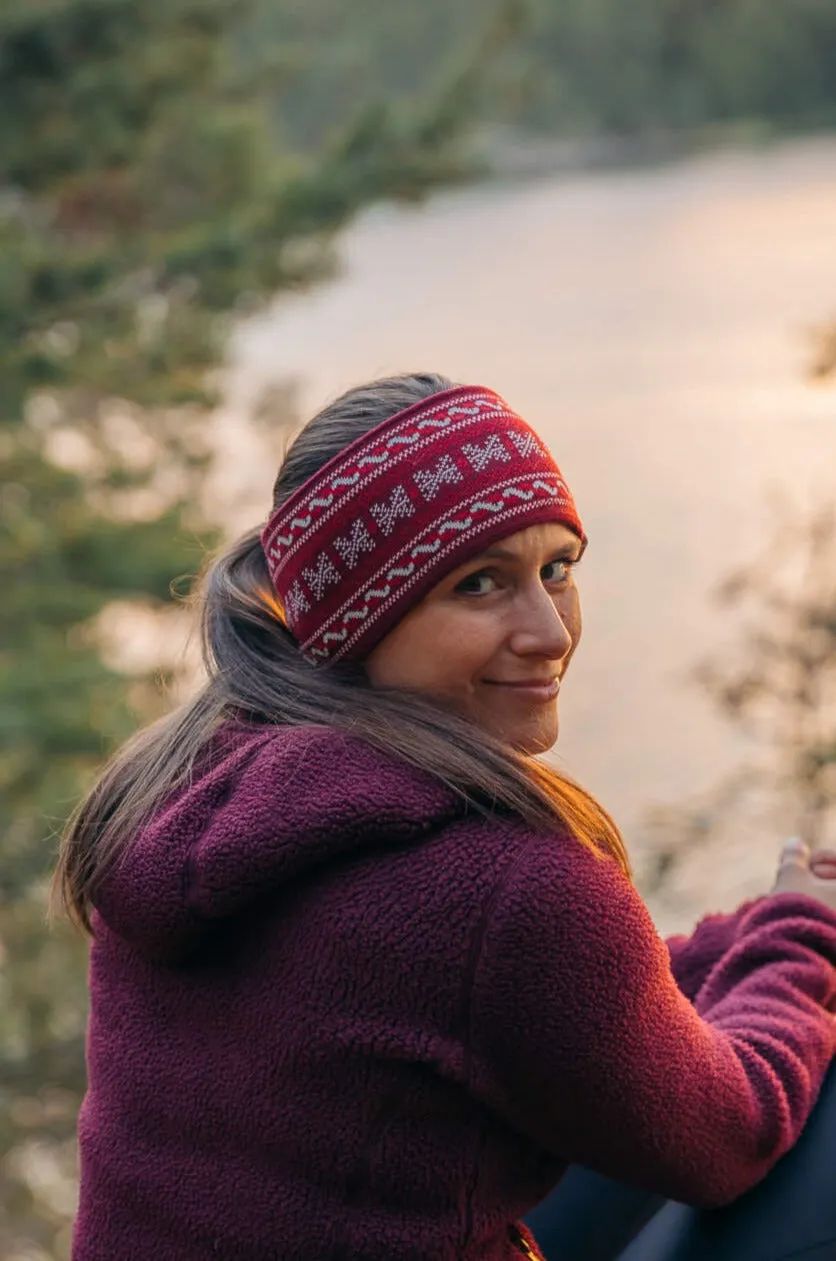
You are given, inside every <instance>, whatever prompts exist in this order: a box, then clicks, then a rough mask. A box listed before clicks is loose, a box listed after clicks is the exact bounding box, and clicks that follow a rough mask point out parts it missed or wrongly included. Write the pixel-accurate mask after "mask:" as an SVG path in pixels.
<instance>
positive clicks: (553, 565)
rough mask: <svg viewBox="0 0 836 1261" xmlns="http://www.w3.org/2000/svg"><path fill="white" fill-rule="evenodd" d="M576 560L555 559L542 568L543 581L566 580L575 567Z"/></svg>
mask: <svg viewBox="0 0 836 1261" xmlns="http://www.w3.org/2000/svg"><path fill="white" fill-rule="evenodd" d="M575 563H576V562H575V561H571V560H553V561H550V562H549V564H548V565H544V566H543V568H542V569H541V570H540V576H541V578H542V579H543V582H566V581H568V579H569V577H570V576H571V573H572V570H573V569H574V568H575Z"/></svg>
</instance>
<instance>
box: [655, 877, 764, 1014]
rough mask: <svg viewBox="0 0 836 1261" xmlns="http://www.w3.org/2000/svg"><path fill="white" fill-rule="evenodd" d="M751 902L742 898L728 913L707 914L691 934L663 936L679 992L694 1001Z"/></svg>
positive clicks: (733, 936) (732, 939)
mask: <svg viewBox="0 0 836 1261" xmlns="http://www.w3.org/2000/svg"><path fill="white" fill-rule="evenodd" d="M753 906H754V902H751V901H750V902H744V903H743V905H742V906H739V907H738V908H737V910H736V911H732V912H731V914H728V915H706V916H704V918H703V919H701V920H700V922H699V923H698V924H697V926H696V928H695V929H694V931H693V932H692V933H691V935H690V936H685V935H680V934H677V935H676V936H673V937H667V938H666V939H665V945H666V946H667V948H668V956H669V958H670V964H671V971H672V972H673V976H674V980H675V981H676V983H677V985H678V986H679V988H680V990H681V991H682V993H683V994H684V995H685V997H686V998H687V999H690V1001H691V1002H694V1001H695V1000H696V998H697V995H698V994H699V992H700V990H701V989H702V987H703V985H704V984H705V982H706V981H707V980H708V976H709V973H710V972H711V969H712V968H713V967H714V965H715V963H717V962H718V961H719V960H720V959H722V957H723V955H725V954H727V953H728V951H729V950H730V949H731V947H732V946H733V945H734V942H735V939H736V937H737V933H738V930H739V928H740V924H741V922H742V920H743V919H744V917H745V916H746V915H747V914H748V912H749V911H750V910H751V908H752V907H753Z"/></svg>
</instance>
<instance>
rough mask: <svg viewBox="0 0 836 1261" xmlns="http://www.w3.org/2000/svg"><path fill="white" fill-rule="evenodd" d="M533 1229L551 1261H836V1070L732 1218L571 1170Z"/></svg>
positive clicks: (726, 1211) (727, 1212)
mask: <svg viewBox="0 0 836 1261" xmlns="http://www.w3.org/2000/svg"><path fill="white" fill-rule="evenodd" d="M528 1222H529V1225H530V1226H531V1228H532V1230H533V1231H534V1234H535V1236H536V1237H537V1240H538V1243H539V1244H540V1247H541V1249H542V1251H543V1254H544V1256H546V1257H547V1258H548V1261H790V1259H791V1261H836V1068H831V1070H830V1072H829V1074H828V1076H827V1079H826V1080H825V1083H824V1086H823V1088H822V1093H821V1096H820V1098H819V1102H818V1104H817V1105H816V1108H815V1110H814V1112H813V1114H812V1116H811V1117H810V1120H809V1121H808V1123H807V1126H806V1128H805V1130H804V1133H803V1134H802V1135H801V1138H800V1139H799V1141H798V1143H797V1144H796V1146H795V1147H794V1148H793V1150H792V1151H791V1152H789V1153H788V1154H787V1155H786V1156H785V1157H784V1158H783V1159H782V1160H781V1161H779V1163H778V1164H777V1165H776V1167H775V1168H774V1169H773V1170H772V1172H771V1173H770V1174H769V1175H768V1176H767V1177H766V1178H764V1180H763V1182H761V1183H759V1185H758V1186H756V1187H755V1188H754V1190H752V1191H749V1192H748V1193H747V1194H746V1195H744V1196H741V1198H740V1199H739V1200H736V1201H735V1203H734V1204H730V1205H729V1206H728V1207H727V1208H721V1209H713V1210H711V1211H702V1210H699V1209H693V1208H687V1207H686V1206H685V1205H683V1204H675V1203H673V1202H672V1201H659V1199H658V1198H657V1197H654V1196H651V1195H649V1194H648V1193H647V1192H646V1191H637V1190H635V1189H633V1188H629V1187H625V1186H623V1185H622V1184H620V1183H615V1182H610V1181H609V1180H608V1179H606V1178H602V1177H600V1176H599V1175H597V1174H593V1173H589V1172H588V1171H587V1170H583V1169H572V1170H570V1171H569V1173H568V1174H567V1175H566V1178H565V1179H564V1180H563V1181H562V1182H561V1183H560V1185H559V1186H558V1187H557V1188H556V1189H555V1191H554V1192H553V1193H552V1195H551V1196H549V1198H548V1199H547V1200H545V1201H544V1202H543V1203H542V1204H540V1205H538V1207H537V1208H536V1209H535V1210H534V1212H533V1213H532V1214H531V1215H530V1216H529V1218H528Z"/></svg>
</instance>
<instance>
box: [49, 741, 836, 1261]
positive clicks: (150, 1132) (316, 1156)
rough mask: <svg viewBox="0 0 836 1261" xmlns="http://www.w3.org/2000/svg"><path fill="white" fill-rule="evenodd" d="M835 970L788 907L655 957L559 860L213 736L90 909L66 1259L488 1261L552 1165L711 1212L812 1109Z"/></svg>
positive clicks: (495, 829)
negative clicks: (82, 1075) (208, 750)
mask: <svg viewBox="0 0 836 1261" xmlns="http://www.w3.org/2000/svg"><path fill="white" fill-rule="evenodd" d="M834 963H836V915H834V914H832V913H831V912H830V911H828V910H827V909H826V908H825V907H823V906H821V905H819V904H818V903H817V902H815V901H813V900H811V899H807V898H804V897H800V896H796V895H789V894H782V895H780V896H777V897H770V898H763V899H760V900H758V901H756V902H754V903H751V904H749V905H748V906H746V907H743V908H741V910H740V911H739V912H738V913H737V915H736V916H732V917H715V918H713V919H710V920H708V921H706V922H704V924H703V925H702V926H701V927H700V928H699V929H698V931H697V932H696V934H695V935H694V937H693V938H691V939H681V938H680V939H677V940H676V941H675V942H674V943H672V949H671V953H670V955H669V952H668V949H667V948H666V946H665V944H664V943H663V942H662V941H661V940H660V938H659V937H658V936H657V934H656V932H655V930H654V927H653V924H652V923H651V920H650V917H649V915H648V913H647V911H646V909H645V907H644V905H643V903H642V901H641V899H640V898H639V897H638V895H637V894H636V892H635V890H634V889H633V887H632V886H631V885H630V883H629V882H628V881H627V879H625V877H624V876H623V875H622V873H621V872H620V870H619V869H618V867H617V865H616V864H615V863H614V862H613V861H612V860H610V859H607V858H600V857H596V856H595V855H594V854H592V853H591V852H590V851H589V850H588V849H586V848H584V847H583V846H582V845H580V844H579V843H578V842H576V841H575V840H574V839H573V838H572V837H571V836H570V835H560V834H542V833H538V832H536V831H532V830H531V829H530V828H528V827H526V826H524V825H523V824H522V823H520V822H518V821H515V820H513V819H511V818H509V817H499V816H496V817H492V818H484V817H480V816H478V815H476V814H474V813H473V812H472V811H468V810H467V809H465V808H464V807H463V805H462V803H461V801H460V800H459V799H457V797H456V796H455V795H454V794H453V793H451V792H450V791H449V790H448V789H446V788H445V787H444V786H443V785H442V784H441V783H439V782H436V781H434V780H433V779H431V778H429V777H428V776H427V775H425V774H423V773H421V772H418V771H417V770H415V769H412V768H410V767H409V766H407V765H406V764H404V763H402V762H401V761H399V760H397V759H396V758H394V757H385V756H383V755H381V754H380V753H378V752H375V751H374V750H372V749H371V748H370V747H369V746H367V745H365V744H363V743H361V742H360V741H356V740H350V739H348V738H346V737H343V736H340V735H338V734H336V733H334V732H332V731H329V730H327V729H325V728H316V727H308V728H275V727H256V726H247V725H245V724H230V725H229V726H228V727H226V728H225V729H224V730H223V731H222V732H221V733H219V736H218V739H217V741H216V744H215V747H214V753H213V757H212V761H211V764H210V763H208V762H207V763H205V764H204V766H203V769H202V771H201V772H200V773H198V774H196V775H195V776H194V777H193V779H192V781H191V782H190V784H189V785H188V786H187V787H185V788H183V789H181V790H180V791H179V792H178V793H177V794H176V795H175V797H174V798H173V799H172V800H171V801H170V802H169V803H168V805H167V806H166V807H165V808H164V809H162V810H161V811H160V812H159V813H158V814H157V815H156V817H155V818H154V819H153V820H152V821H151V822H150V823H149V824H148V825H147V826H146V827H145V828H144V829H143V830H142V831H141V833H140V834H139V835H138V836H137V837H136V839H135V841H134V843H133V844H132V845H131V847H130V849H129V851H128V853H127V855H126V857H125V858H124V861H122V862H121V863H120V864H119V865H118V867H116V868H115V869H114V871H113V873H112V874H111V876H110V878H109V879H108V881H107V883H106V885H105V887H104V889H103V891H102V893H101V895H100V898H99V900H98V905H97V911H96V915H95V940H94V945H93V952H92V963H91V990H92V1014H91V1019H90V1027H89V1040H88V1047H89V1054H88V1061H89V1090H88V1094H87V1097H86V1100H85V1102H84V1106H83V1109H82V1113H81V1117H80V1122H79V1136H80V1143H81V1202H80V1209H79V1214H78V1219H77V1223H76V1232H75V1244H74V1252H73V1256H74V1259H75V1261H114V1259H115V1258H119V1261H208V1259H209V1258H212V1259H213V1261H214V1259H215V1258H218V1257H221V1258H224V1259H228V1261H267V1259H268V1258H269V1259H271V1261H273V1259H277V1258H288V1259H292V1258H300V1259H301V1258H316V1259H317V1261H329V1259H336V1258H344V1259H348V1258H351V1259H352V1261H366V1259H369V1261H370V1259H371V1258H378V1259H379V1258H384V1257H385V1258H387V1259H388V1261H418V1259H420V1261H428V1259H429V1258H433V1259H434V1261H445V1259H449V1261H452V1259H453V1258H456V1261H461V1259H474V1261H475V1259H476V1258H480V1259H483V1261H509V1259H510V1258H513V1257H517V1258H519V1256H520V1254H521V1252H522V1251H524V1245H521V1244H520V1243H519V1241H518V1238H517V1237H515V1227H514V1226H513V1223H514V1222H515V1220H516V1219H518V1218H519V1217H521V1216H522V1215H523V1214H524V1213H526V1212H527V1211H528V1210H529V1209H530V1208H531V1207H532V1206H533V1205H534V1204H535V1203H537V1201H538V1200H540V1199H541V1198H542V1197H543V1196H544V1195H545V1194H546V1193H547V1192H548V1191H549V1189H550V1188H551V1187H552V1186H553V1185H554V1183H555V1182H556V1181H557V1180H558V1179H559V1178H560V1177H561V1175H562V1173H563V1171H564V1170H565V1168H566V1166H567V1165H568V1164H570V1163H572V1162H580V1163H583V1164H585V1165H588V1166H589V1167H590V1168H592V1169H597V1170H600V1171H601V1172H603V1173H605V1174H609V1175H611V1176H613V1177H616V1178H620V1179H623V1180H627V1181H630V1182H634V1183H636V1184H639V1185H642V1186H645V1187H649V1188H653V1189H655V1190H657V1191H660V1192H662V1193H664V1194H665V1195H668V1196H671V1197H673V1198H675V1199H680V1200H684V1201H687V1202H690V1203H693V1204H699V1205H717V1204H722V1203H724V1202H726V1201H729V1200H731V1199H733V1198H734V1197H736V1196H738V1195H740V1193H741V1192H743V1191H745V1190H746V1189H747V1188H748V1187H751V1186H752V1185H753V1183H755V1182H757V1181H758V1180H759V1179H760V1178H762V1177H763V1176H764V1174H766V1172H767V1171H768V1170H769V1169H770V1167H771V1166H772V1165H773V1164H774V1163H775V1161H776V1160H777V1159H778V1158H779V1157H780V1156H781V1154H782V1153H783V1152H785V1151H786V1150H787V1148H789V1147H790V1146H791V1144H792V1143H793V1142H794V1141H795V1140H796V1139H797V1137H798V1135H799V1132H800V1130H801V1128H802V1126H803V1125H804V1122H805V1120H806V1119H807V1116H808V1114H809V1112H810V1110H811V1108H812V1107H813V1104H814V1103H815V1100H816V1096H817V1093H818V1090H819V1086H820V1084H821V1081H822V1077H823V1075H824V1072H825V1070H826V1068H827V1067H828V1064H829V1062H830V1060H831V1057H832V1056H833V1054H834V1050H836V1022H834V1018H833V1016H832V1015H831V1014H830V1012H831V1010H832V1008H833V1006H834V996H835V995H836V968H834ZM672 968H673V970H672ZM677 973H678V974H679V977H680V981H681V988H680V987H679V986H678V985H677V979H676V974H677ZM689 1000H690V1001H689Z"/></svg>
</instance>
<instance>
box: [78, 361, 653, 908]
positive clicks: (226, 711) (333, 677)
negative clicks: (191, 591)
mask: <svg viewBox="0 0 836 1261" xmlns="http://www.w3.org/2000/svg"><path fill="white" fill-rule="evenodd" d="M451 385H452V382H450V381H448V380H447V379H446V378H445V377H442V376H437V375H434V374H429V373H427V374H416V375H411V376H402V377H393V378H388V379H385V380H381V381H374V382H372V383H371V384H369V385H365V386H362V387H360V388H358V389H354V390H350V391H348V392H347V393H346V394H344V395H342V396H341V397H340V398H338V399H337V400H336V401H335V402H333V403H331V404H330V405H329V406H327V407H326V408H325V409H324V410H323V411H321V412H320V413H319V414H318V415H317V416H315V417H314V418H313V419H312V420H311V421H309V423H308V424H307V425H306V426H305V427H304V429H302V430H301V431H300V432H299V434H298V435H297V437H296V438H295V440H294V441H293V443H292V444H291V445H290V447H289V449H288V451H287V454H286V457H285V459H284V462H283V464H282V466H281V469H280V470H279V475H278V477H277V479H276V483H275V487H274V493H273V504H274V510H275V508H278V507H279V506H280V505H281V504H282V503H284V502H285V500H286V499H288V498H289V496H290V495H292V494H293V493H294V491H296V490H297V489H298V488H299V487H300V486H301V485H302V484H303V483H304V482H306V481H307V480H308V479H309V478H310V477H312V476H313V475H314V474H315V473H316V472H317V471H318V470H319V469H320V468H321V467H322V466H323V465H324V464H325V463H326V462H327V461H328V460H330V459H331V458H332V457H333V456H335V455H338V454H339V452H340V451H341V450H343V449H344V448H345V447H346V446H348V444H349V443H351V442H353V441H354V440H355V439H357V438H359V437H361V436H362V435H363V434H365V433H367V432H368V431H369V430H370V429H373V428H374V427H376V426H377V425H379V424H381V423H382V422H383V421H385V420H387V419H388V418H389V417H391V416H393V415H395V414H396V413H397V412H399V411H402V410H404V409H405V408H407V407H410V406H412V405H413V404H414V403H418V402H420V401H421V400H422V399H424V398H428V397H430V396H431V395H433V394H437V393H439V392H440V391H442V390H446V389H449V388H450V387H451ZM199 608H200V622H201V640H202V649H203V659H204V665H205V669H206V675H207V678H206V681H205V683H204V684H203V686H202V688H201V689H200V691H199V692H198V693H197V695H195V696H194V697H193V698H192V699H190V700H188V701H186V702H185V703H184V704H182V705H181V706H180V707H179V708H178V709H176V710H175V711H173V712H172V713H171V714H169V715H167V716H166V717H164V718H162V719H160V720H159V721H157V722H156V723H154V724H153V725H151V726H149V727H147V728H145V729H144V730H142V731H140V732H139V733H138V734H137V735H135V736H134V737H133V739H131V740H129V741H128V742H127V743H126V744H125V745H123V747H122V748H121V749H120V750H119V751H118V752H117V753H116V755H115V756H114V757H113V758H112V759H111V761H110V762H109V763H108V765H107V766H106V767H105V769H104V772H103V774H102V776H101V778H100V779H99V781H98V783H97V784H96V785H95V786H94V788H93V789H92V791H91V792H90V794H89V796H88V797H87V798H86V800H84V801H83V802H82V803H81V805H80V806H79V808H78V810H77V811H76V813H75V815H74V816H73V818H72V819H71V820H70V822H69V824H68V826H67V830H66V833H65V835H64V838H63V841H62V846H61V854H60V858H59V863H58V868H57V871H56V876H55V886H54V889H55V898H56V901H60V902H61V903H63V906H64V908H65V910H66V911H67V912H68V913H69V915H70V917H71V918H72V919H73V920H74V921H75V922H76V923H77V924H78V925H80V926H81V927H83V928H85V929H87V930H88V931H89V930H90V913H91V909H92V907H93V905H94V902H95V897H96V891H97V889H99V887H100V886H101V883H102V881H103V879H104V878H105V876H106V874H107V872H108V871H109V870H110V869H111V867H112V865H113V864H114V863H116V862H118V860H119V858H120V856H121V855H123V854H124V853H125V852H126V849H127V847H129V846H130V844H131V841H132V838H133V837H135V835H136V834H137V831H138V830H139V829H140V827H141V826H142V824H143V823H144V822H145V821H146V820H147V819H148V818H150V816H151V815H152V814H153V813H154V812H155V811H156V810H157V809H158V808H159V807H160V806H161V805H162V804H163V802H164V801H165V800H166V798H167V797H168V796H169V795H170V794H171V793H172V792H173V791H174V790H175V789H176V788H177V787H178V786H179V785H181V784H182V783H184V782H185V781H187V780H188V778H189V776H190V775H191V773H192V771H193V769H194V767H195V763H196V762H197V760H198V758H199V757H200V756H201V754H202V752H203V751H204V750H205V749H206V747H207V745H208V744H209V742H210V741H211V739H212V737H213V734H214V733H215V731H216V730H217V728H218V727H219V726H220V725H221V724H222V723H223V722H224V720H225V719H228V718H230V717H232V716H235V717H238V718H240V717H242V716H243V717H245V718H247V719H250V720H252V721H254V722H260V723H272V724H275V725H303V724H311V723H314V724H321V725H325V726H329V727H333V728H335V729H337V730H339V731H343V732H346V733H350V734H351V735H353V736H355V737H359V738H361V739H363V740H365V741H367V742H368V743H369V744H371V745H373V746H375V747H376V748H378V749H380V750H383V751H385V752H386V753H388V754H392V753H394V754H395V755H397V756H399V757H400V758H402V759H403V760H404V761H406V762H408V763H411V764H412V765H413V766H415V767H418V768H420V769H421V770H423V771H426V772H429V774H431V775H434V776H436V777H437V778H438V779H440V780H442V781H443V782H444V783H445V784H447V785H448V786H449V787H450V788H452V789H453V790H454V791H455V792H457V793H458V794H460V796H461V797H462V798H463V799H464V800H465V801H466V802H468V803H469V804H470V805H472V806H473V807H474V808H475V809H477V810H480V811H482V812H486V813H487V812H490V811H491V810H496V809H497V808H499V809H506V810H509V811H511V812H512V813H513V814H515V815H517V816H518V817H521V818H522V819H523V820H525V821H526V822H527V823H529V824H530V825H532V826H533V827H536V828H545V829H549V830H555V829H558V828H568V829H569V830H570V831H571V832H572V833H573V834H574V836H575V837H576V838H577V840H578V841H580V842H581V843H582V844H583V845H586V846H588V847H589V848H591V849H594V850H596V851H597V852H598V853H601V854H610V855H611V856H612V857H614V858H615V859H616V860H617V862H618V863H619V864H620V865H621V866H622V868H623V869H624V870H625V872H627V873H628V874H629V863H628V859H627V855H626V851H625V847H624V842H623V840H622V838H621V836H620V834H619V831H618V829H617V827H616V825H615V824H614V823H613V821H612V819H611V818H610V817H609V815H608V814H607V813H606V811H605V810H604V809H603V808H602V807H601V806H600V805H599V804H598V803H597V802H596V801H595V799H594V798H593V797H592V796H591V795H590V794H589V793H588V792H586V790H585V789H583V788H581V787H580V786H579V785H577V784H575V783H574V782H572V781H571V780H568V779H567V778H566V777H564V776H563V775H562V774H560V773H559V772H558V771H557V770H554V769H552V768H551V767H547V766H546V765H545V764H544V763H542V762H539V761H538V760H537V759H535V758H533V757H528V756H525V755H523V754H520V753H517V752H515V751H513V750H512V749H510V748H508V747H506V746H505V745H503V744H502V743H501V742H500V741H499V740H497V739H495V738H494V737H493V736H491V735H489V734H488V733H487V732H485V731H482V730H480V729H479V728H477V727H476V726H475V725H474V724H472V723H470V722H469V721H467V720H466V719H464V718H462V717H458V716H457V715H455V714H453V713H452V712H449V711H447V710H445V709H443V708H441V707H440V706H439V705H437V704H434V703H433V702H432V701H430V700H428V699H426V698H423V697H421V696H416V695H415V694H412V693H407V692H402V691H394V690H388V691H387V690H383V689H373V688H372V687H371V686H370V685H369V684H368V682H367V680H366V678H365V674H364V672H363V670H362V668H361V667H358V666H356V665H340V666H333V667H330V668H324V669H323V668H322V667H314V666H312V665H310V664H309V663H308V662H307V661H305V659H304V658H303V657H302V655H301V654H300V652H299V650H298V647H297V645H296V642H295V640H294V639H293V637H292V635H291V634H290V632H289V631H288V629H287V628H286V626H285V625H284V622H283V619H282V614H281V608H280V606H279V605H278V602H277V601H276V599H275V596H274V594H273V588H272V584H271V582H270V576H269V573H268V570H267V564H266V561H265V558H264V553H263V551H262V548H261V543H260V539H259V531H258V530H252V531H251V532H250V533H248V534H246V535H244V537H243V538H241V539H239V540H238V541H237V542H236V543H234V544H233V545H232V546H231V547H229V548H227V550H226V551H224V552H223V554H221V555H220V556H218V557H217V558H216V559H215V560H214V562H213V563H212V564H211V565H210V566H209V568H208V570H207V572H206V573H205V575H204V578H203V582H202V586H201V589H200V603H199Z"/></svg>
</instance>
